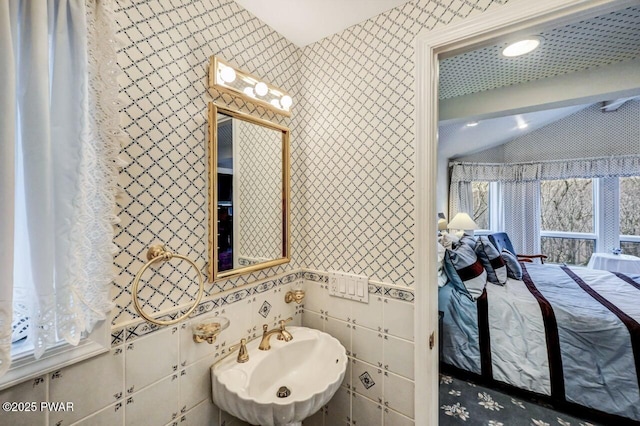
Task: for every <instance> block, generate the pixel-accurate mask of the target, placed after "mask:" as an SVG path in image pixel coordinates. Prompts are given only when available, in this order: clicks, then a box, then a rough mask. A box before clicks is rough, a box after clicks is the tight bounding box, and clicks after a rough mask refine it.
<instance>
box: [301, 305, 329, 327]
mask: <svg viewBox="0 0 640 426" xmlns="http://www.w3.org/2000/svg"><path fill="white" fill-rule="evenodd" d="M323 318H324V317H321V316H320V314H317V313H315V312H313V311H309V310H307V308H306V307H305V309H304V313H303V314H302V325H303V326H304V327H309V328H314V329H316V330H320V331H324V319H323Z"/></svg>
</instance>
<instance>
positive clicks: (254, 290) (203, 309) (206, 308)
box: [111, 269, 415, 347]
mask: <svg viewBox="0 0 640 426" xmlns="http://www.w3.org/2000/svg"><path fill="white" fill-rule="evenodd" d="M298 279H305V280H308V281H313V282H317V283H322V284H327V283H328V282H329V276H328V275H326V274H323V273H321V272H318V271H308V270H304V269H300V270H297V271H295V272H292V273H289V274H286V275H283V276H280V277H277V278H274V279H272V280H268V281H263V282H261V283H258V284H255V285H253V286H251V287H244V288H240V289H238V290H235V291H233V292H231V293H229V294H225V295H224V296H220V297H216V298H214V299H209V300H205V301H203V302H201V303H200V304H199V305H198V307H197V308H196V310H195V311H194V313H193V314H192V315H191V316H190V317H189V319H192V318H195V317H198V316H200V315H205V314H208V313H210V312H212V311H213V310H215V309H219V308H223V307H224V306H227V305H231V304H233V303H236V302H240V301H242V300H245V299H247V298H248V297H252V296H254V295H257V294H261V293H264V292H267V291H269V290H272V289H274V288H277V287H280V286H283V285H286V284H289V283H291V282H293V281H295V280H298ZM369 293H370V294H372V295H379V296H384V297H388V298H391V299H396V300H401V301H404V302H409V303H413V301H414V299H415V294H414V291H413V289H410V288H406V287H399V286H393V285H390V284H384V283H378V282H369ZM187 309H188V308H185V309H181V310H177V311H175V312H171V313H168V314H165V315H162V316H160V317H159V318H158V319H159V320H163V321H166V320H171V319H174V318H177V317H178V315H183V314H184V313H185V312H186V311H187ZM269 309H270V307H269ZM161 328H163V327H160V326H158V325H155V324H150V323H148V322H147V321H144V320H140V321H139V322H136V323H135V324H132V325H128V326H125V327H118V328H115V329H113V330H112V331H111V346H112V347H113V346H117V345H120V344H122V343H124V342H125V340H126V342H131V341H133V340H135V339H137V338H139V337H142V336H145V335H147V334H149V333H153V332H154V331H157V330H160V329H161Z"/></svg>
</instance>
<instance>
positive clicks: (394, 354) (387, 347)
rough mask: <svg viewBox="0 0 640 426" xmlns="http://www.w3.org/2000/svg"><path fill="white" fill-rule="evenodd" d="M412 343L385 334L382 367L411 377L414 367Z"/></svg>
mask: <svg viewBox="0 0 640 426" xmlns="http://www.w3.org/2000/svg"><path fill="white" fill-rule="evenodd" d="M413 351H414V348H413V343H411V342H407V341H406V340H402V339H396V338H395V337H392V336H385V339H384V367H385V369H387V370H390V371H393V372H394V373H396V374H399V375H401V376H404V377H407V378H409V379H413V369H414V365H413V364H414V361H413V359H414V353H413Z"/></svg>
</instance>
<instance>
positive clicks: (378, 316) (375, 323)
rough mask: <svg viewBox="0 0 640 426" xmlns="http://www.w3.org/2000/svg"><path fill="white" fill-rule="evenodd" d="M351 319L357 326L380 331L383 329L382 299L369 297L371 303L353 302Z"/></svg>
mask: <svg viewBox="0 0 640 426" xmlns="http://www.w3.org/2000/svg"><path fill="white" fill-rule="evenodd" d="M351 318H352V322H353V321H355V324H357V325H360V326H363V327H367V328H371V329H373V330H378V329H381V328H382V325H383V320H382V318H383V317H382V297H380V296H373V295H369V303H360V302H352V303H351Z"/></svg>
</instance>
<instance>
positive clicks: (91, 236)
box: [0, 0, 122, 373]
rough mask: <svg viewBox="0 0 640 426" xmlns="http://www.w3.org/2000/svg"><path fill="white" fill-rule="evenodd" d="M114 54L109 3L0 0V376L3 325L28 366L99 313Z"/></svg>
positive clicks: (108, 276) (105, 291)
mask: <svg viewBox="0 0 640 426" xmlns="http://www.w3.org/2000/svg"><path fill="white" fill-rule="evenodd" d="M115 55H116V45H115V21H114V19H113V12H112V5H111V0H98V1H95V0H93V1H90V0H87V1H86V3H85V0H30V1H23V0H5V1H2V2H0V57H2V58H3V59H2V61H0V78H1V79H2V80H0V81H2V84H1V85H0V136H1V137H2V140H1V146H0V162H1V165H2V168H1V169H0V178H1V179H0V182H1V184H0V197H1V198H0V200H1V202H0V214H1V217H2V220H1V221H0V222H1V223H2V225H0V237H1V239H0V249H1V251H2V253H3V255H2V256H0V259H1V260H0V274H1V275H0V278H1V279H2V286H1V287H0V327H1V329H0V339H1V340H0V373H2V372H4V371H6V369H7V368H8V367H9V364H10V359H11V356H10V348H11V342H10V336H11V322H12V316H13V319H14V320H16V319H19V318H22V319H23V320H25V319H26V323H27V324H28V339H30V340H31V343H32V344H33V345H34V350H35V356H36V357H40V356H41V355H42V353H43V352H44V350H45V349H46V348H47V347H49V346H51V345H52V344H54V343H55V342H56V341H58V340H60V339H64V340H66V341H67V342H69V343H71V344H74V345H75V344H77V343H78V342H79V340H80V338H81V335H82V333H83V332H85V331H90V330H91V329H92V328H93V326H94V325H95V323H96V322H97V321H99V320H103V319H105V318H107V315H108V313H109V312H110V310H111V307H112V304H111V300H110V297H109V296H110V295H109V290H110V283H111V281H112V279H113V272H114V271H113V266H112V262H113V259H112V256H113V255H112V253H113V244H112V239H113V228H112V224H113V223H115V222H116V221H117V218H115V217H114V216H113V211H114V207H115V201H114V200H115V198H114V196H115V190H116V179H117V165H118V163H117V157H116V156H117V154H118V152H119V147H120V144H119V142H120V141H119V138H121V137H122V135H121V134H120V130H119V123H118V108H119V104H118V102H117V95H118V89H117V82H116V77H117V71H118V70H117V66H116V56H115ZM12 254H13V255H12ZM12 299H13V300H12ZM12 311H14V312H13V315H12Z"/></svg>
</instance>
